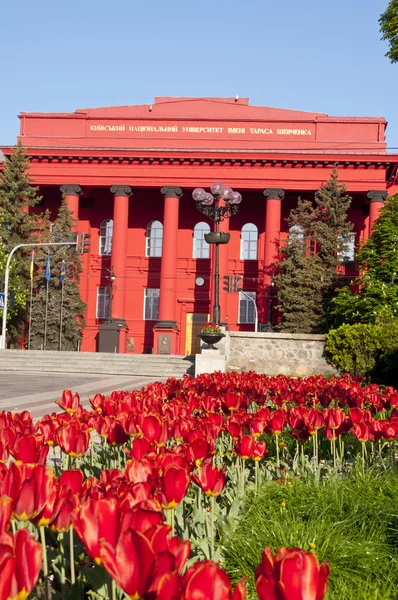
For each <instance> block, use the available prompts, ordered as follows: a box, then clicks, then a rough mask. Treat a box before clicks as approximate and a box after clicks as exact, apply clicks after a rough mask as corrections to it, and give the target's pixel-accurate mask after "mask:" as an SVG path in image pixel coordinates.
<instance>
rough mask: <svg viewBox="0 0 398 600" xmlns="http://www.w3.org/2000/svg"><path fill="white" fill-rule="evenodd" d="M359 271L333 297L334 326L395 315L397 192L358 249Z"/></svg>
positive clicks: (397, 292) (397, 290)
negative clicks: (355, 277) (348, 284)
mask: <svg viewBox="0 0 398 600" xmlns="http://www.w3.org/2000/svg"><path fill="white" fill-rule="evenodd" d="M356 261H357V263H358V265H359V269H360V275H359V277H358V279H357V280H356V281H355V282H354V285H353V286H352V288H349V287H344V288H342V289H341V290H339V292H338V294H337V295H336V297H335V298H334V300H333V310H332V315H333V317H334V322H333V326H334V327H338V326H339V325H342V324H343V323H347V324H354V323H376V322H378V321H380V320H384V319H386V318H387V319H389V318H391V317H398V194H395V195H394V196H391V197H390V198H388V200H387V202H386V203H385V205H384V206H383V208H382V209H381V211H380V215H379V218H378V219H377V221H376V222H375V223H374V226H373V232H372V234H371V235H370V237H369V239H368V240H367V242H366V243H365V244H364V246H363V247H362V248H361V249H360V250H359V252H358V254H357V257H356Z"/></svg>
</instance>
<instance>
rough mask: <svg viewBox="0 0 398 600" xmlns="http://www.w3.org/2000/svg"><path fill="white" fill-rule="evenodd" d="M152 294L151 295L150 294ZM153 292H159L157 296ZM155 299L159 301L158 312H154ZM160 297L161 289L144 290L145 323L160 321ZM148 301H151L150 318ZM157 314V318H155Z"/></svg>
mask: <svg viewBox="0 0 398 600" xmlns="http://www.w3.org/2000/svg"><path fill="white" fill-rule="evenodd" d="M148 292H151V293H148ZM153 292H157V295H156V294H154V293H153ZM154 297H155V299H156V300H157V307H156V310H155V311H154V306H153V300H154ZM159 297H160V288H144V314H143V319H144V321H158V320H159ZM148 300H150V307H149V311H148V312H149V313H150V317H147V316H146V315H147V304H148ZM154 314H155V316H154Z"/></svg>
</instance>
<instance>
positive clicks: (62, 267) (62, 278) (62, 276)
mask: <svg viewBox="0 0 398 600" xmlns="http://www.w3.org/2000/svg"><path fill="white" fill-rule="evenodd" d="M65 275H66V267H65V261H64V260H62V263H61V272H60V275H59V282H60V283H62V282H63V281H64V279H65Z"/></svg>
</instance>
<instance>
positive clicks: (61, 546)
mask: <svg viewBox="0 0 398 600" xmlns="http://www.w3.org/2000/svg"><path fill="white" fill-rule="evenodd" d="M59 551H60V554H61V594H62V598H65V596H66V589H65V545H64V534H63V533H61V534H60V536H59Z"/></svg>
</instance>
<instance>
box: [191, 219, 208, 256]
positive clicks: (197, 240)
mask: <svg viewBox="0 0 398 600" xmlns="http://www.w3.org/2000/svg"><path fill="white" fill-rule="evenodd" d="M205 233H210V225H209V224H208V223H205V222H204V221H201V222H200V223H196V225H195V228H194V230H193V253H192V256H193V258H209V257H210V246H209V244H208V243H207V242H206V240H205Z"/></svg>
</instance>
